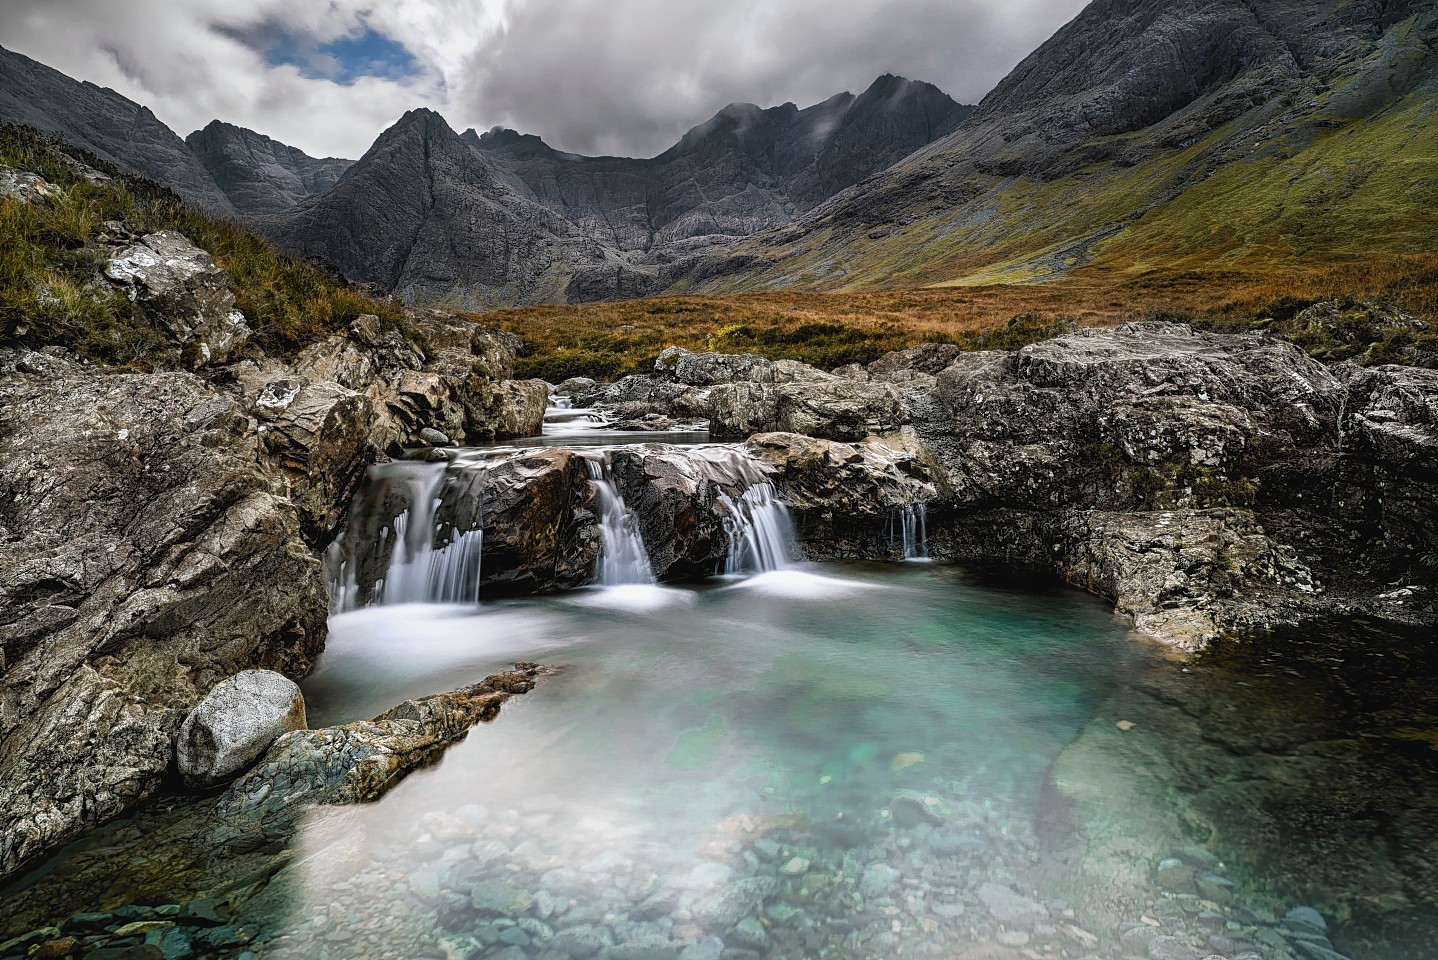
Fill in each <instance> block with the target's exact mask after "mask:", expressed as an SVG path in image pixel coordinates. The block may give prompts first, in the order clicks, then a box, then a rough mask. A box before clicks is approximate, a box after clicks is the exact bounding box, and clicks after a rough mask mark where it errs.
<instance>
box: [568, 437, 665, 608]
mask: <svg viewBox="0 0 1438 960" xmlns="http://www.w3.org/2000/svg"><path fill="white" fill-rule="evenodd" d="M585 462H586V464H587V465H588V468H589V482H590V483H591V484H592V485H593V486H594V490H595V492H596V493H597V494H598V496H599V529H600V533H601V535H602V538H603V544H604V547H603V552H602V553H601V554H600V558H599V569H598V577H597V578H596V579H595V582H596V583H598V584H601V585H602V586H606V587H617V586H621V585H623V584H634V583H654V582H655V580H654V569H653V567H651V566H650V563H649V551H648V550H646V549H645V547H644V539H643V538H642V537H641V536H640V535H639V518H638V517H636V516H635V515H634V512H633V511H632V510H630V509H629V507H628V506H627V505H626V504H625V502H624V498H623V497H622V496H620V494H619V489H618V488H617V487H616V486H615V485H614V477H613V475H612V473H611V472H610V469H609V458H608V457H607V456H603V455H600V456H599V457H595V458H587V459H586V461H585Z"/></svg>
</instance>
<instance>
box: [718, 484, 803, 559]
mask: <svg viewBox="0 0 1438 960" xmlns="http://www.w3.org/2000/svg"><path fill="white" fill-rule="evenodd" d="M719 502H720V503H722V504H723V505H724V507H725V508H726V509H727V511H728V513H727V516H726V518H725V521H724V527H725V530H726V531H727V532H728V534H729V555H728V557H726V558H725V560H724V572H725V573H726V574H740V573H769V572H772V571H774V570H783V569H784V568H785V567H788V566H789V565H790V564H792V563H793V562H794V552H795V551H794V544H795V543H796V541H797V540H798V538H797V536H796V535H795V533H794V522H793V520H791V519H790V517H789V508H788V507H786V506H784V504H783V502H782V501H781V500H780V499H779V494H778V491H776V490H775V489H774V485H773V484H772V483H767V482H761V483H755V484H753V485H752V486H750V487H749V488H748V489H746V490H745V491H744V492H743V494H741V495H740V497H739V499H738V500H737V501H736V500H733V499H732V498H730V497H729V496H727V495H726V494H722V493H721V494H720V495H719Z"/></svg>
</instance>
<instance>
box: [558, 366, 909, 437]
mask: <svg viewBox="0 0 1438 960" xmlns="http://www.w3.org/2000/svg"><path fill="white" fill-rule="evenodd" d="M573 395H574V396H575V398H576V399H577V400H578V401H579V402H581V403H587V404H593V405H594V406H597V407H599V408H600V409H603V410H605V411H607V412H609V413H611V414H613V415H614V416H615V417H616V418H617V419H619V420H621V421H623V422H625V423H626V424H627V423H640V422H642V421H643V419H644V418H645V417H646V416H649V417H658V418H660V419H662V420H664V421H673V422H686V421H693V420H697V419H703V420H707V421H708V422H709V433H710V435H711V436H712V437H714V439H716V440H744V439H747V438H748V437H750V436H752V435H754V434H756V433H770V432H786V433H802V434H805V435H808V436H813V437H821V438H824V439H829V440H862V439H864V438H865V437H868V436H872V435H875V434H884V433H891V432H893V431H895V430H897V429H899V427H900V426H902V425H903V424H904V423H905V422H907V414H906V413H905V411H904V408H903V406H902V405H901V404H900V402H899V394H898V391H897V390H895V389H894V388H893V387H892V386H890V385H888V384H882V383H868V382H864V381H859V380H856V379H854V378H850V377H838V376H834V375H832V374H828V373H825V372H824V371H822V370H819V369H816V368H815V367H811V366H809V365H808V364H805V363H799V362H797V361H794V360H769V359H766V358H764V357H759V356H755V355H753V354H726V353H692V352H690V351H688V350H685V349H683V348H681V347H670V348H668V349H666V350H665V351H664V352H663V353H661V354H660V355H659V359H658V360H656V361H655V364H654V376H653V377H625V378H624V379H623V380H620V381H619V382H618V383H615V384H612V385H610V386H608V387H602V388H601V387H595V388H591V389H581V390H579V391H577V392H575V393H574V394H573Z"/></svg>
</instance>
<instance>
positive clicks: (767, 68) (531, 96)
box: [0, 0, 1085, 158]
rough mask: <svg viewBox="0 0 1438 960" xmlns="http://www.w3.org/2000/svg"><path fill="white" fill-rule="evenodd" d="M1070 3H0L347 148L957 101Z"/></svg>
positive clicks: (168, 103) (77, 65)
mask: <svg viewBox="0 0 1438 960" xmlns="http://www.w3.org/2000/svg"><path fill="white" fill-rule="evenodd" d="M1084 3H1085V0H402V2H400V0H396V2H392V3H388V4H380V3H376V2H375V0H325V2H310V0H127V2H123V3H120V2H115V0H3V2H0V45H3V46H5V47H8V48H10V49H12V50H16V51H18V52H20V53H23V54H25V55H27V56H30V57H34V58H35V59H37V60H40V61H41V62H43V63H47V64H49V65H50V66H52V67H55V68H56V69H59V70H61V71H63V72H64V73H67V74H69V75H70V76H72V77H76V78H78V79H81V80H89V81H91V82H93V83H98V84H100V85H102V86H107V87H112V88H114V89H115V90H118V91H119V92H120V93H122V94H124V95H125V96H127V97H129V98H131V99H132V100H136V101H139V102H140V103H143V104H145V105H146V106H148V107H150V108H151V109H152V110H153V111H154V112H155V113H156V115H158V116H159V118H160V119H161V120H163V121H165V122H166V123H167V124H169V125H170V126H171V127H172V128H174V130H175V131H176V132H177V133H179V134H180V135H181V136H184V135H185V134H187V133H189V132H190V131H191V130H193V129H195V128H197V127H201V126H204V125H205V124H206V123H207V122H209V121H210V120H211V119H213V118H215V117H219V118H220V119H223V120H228V121H230V122H231V123H237V124H240V125H241V126H246V127H250V128H252V129H255V130H258V131H260V132H261V133H265V134H268V135H270V136H272V137H276V138H277V139H280V140H283V141H285V142H286V143H290V144H293V145H295V146H298V147H300V148H301V149H303V150H305V151H306V152H308V153H310V154H314V155H320V156H346V157H352V158H353V157H358V156H359V155H360V154H361V153H363V152H364V151H365V149H366V148H367V147H368V146H369V144H370V142H371V141H373V139H374V138H375V136H376V135H377V134H378V133H379V131H381V130H382V129H384V128H385V127H387V126H389V124H391V123H393V122H394V120H396V119H397V118H398V117H399V116H400V114H402V113H404V111H406V110H408V109H411V108H413V107H417V106H428V107H431V108H433V109H435V110H438V111H439V112H440V113H442V114H443V115H444V116H445V118H446V119H447V120H448V121H449V122H450V124H451V125H452V126H454V127H455V128H456V129H458V130H463V129H464V128H465V127H470V126H473V127H477V128H479V129H481V130H483V129H487V128H489V127H492V126H497V125H503V126H507V127H513V128H515V129H518V130H522V131H524V132H526V133H537V134H539V135H541V136H543V137H544V138H545V140H546V141H548V142H549V143H550V144H552V145H554V146H556V147H559V148H561V149H565V150H572V151H574V152H578V153H611V154H618V155H625V156H649V155H652V154H655V153H658V152H660V151H661V150H663V149H664V148H665V147H667V146H668V145H669V144H671V143H672V142H674V141H675V140H676V139H678V137H679V136H680V134H682V133H683V132H684V131H685V130H686V129H688V128H689V127H691V126H693V125H695V124H697V123H699V122H701V121H702V120H704V119H706V118H707V117H709V116H710V115H712V114H713V113H714V112H715V111H717V110H718V109H719V108H720V107H722V106H724V105H725V104H727V103H731V102H733V101H736V100H742V101H749V102H753V103H758V104H760V105H762V106H772V105H774V104H778V103H783V102H785V101H790V100H792V101H794V102H795V103H798V104H799V105H800V106H807V105H809V104H812V103H817V102H818V101H820V100H824V99H826V98H827V97H829V96H831V95H833V94H835V93H838V92H839V91H841V90H850V91H853V92H855V93H858V92H859V91H861V90H862V89H863V88H864V87H866V86H868V85H869V83H871V82H872V81H873V80H874V78H875V77H877V76H879V75H880V74H883V73H896V74H901V75H903V76H907V77H911V78H914V79H919V80H928V81H930V82H932V83H936V84H938V85H939V86H940V87H942V88H943V89H944V90H945V91H947V92H948V93H949V94H950V95H951V96H953V97H954V98H955V99H957V100H960V101H963V102H966V103H972V102H976V101H977V100H978V99H980V98H981V97H982V96H983V95H984V94H985V93H986V92H988V90H989V89H990V88H991V87H992V86H993V85H994V84H995V83H996V82H997V81H998V80H999V79H1000V78H1001V77H1002V76H1003V75H1004V74H1005V73H1007V72H1008V71H1009V69H1010V68H1012V67H1013V65H1014V64H1016V63H1017V62H1018V61H1019V60H1020V59H1022V58H1023V57H1024V55H1026V54H1027V53H1029V52H1030V51H1031V50H1033V49H1034V48H1035V47H1037V46H1038V45H1039V44H1040V43H1042V42H1043V41H1044V40H1045V39H1047V38H1048V36H1049V35H1051V34H1052V33H1053V32H1054V30H1056V29H1057V28H1058V27H1059V26H1060V25H1062V24H1063V23H1065V22H1066V21H1068V20H1070V19H1072V17H1073V16H1074V15H1075V14H1077V13H1078V11H1079V10H1080V9H1081V8H1082V7H1083V6H1084Z"/></svg>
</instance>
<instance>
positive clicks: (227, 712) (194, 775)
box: [175, 670, 305, 787]
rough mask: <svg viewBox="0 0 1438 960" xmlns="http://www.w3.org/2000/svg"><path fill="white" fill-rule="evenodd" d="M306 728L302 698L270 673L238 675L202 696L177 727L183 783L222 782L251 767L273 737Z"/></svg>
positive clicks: (290, 684)
mask: <svg viewBox="0 0 1438 960" xmlns="http://www.w3.org/2000/svg"><path fill="white" fill-rule="evenodd" d="M304 728H305V698H304V695H303V694H301V693H300V688H299V686H298V685H296V684H295V682H294V681H293V680H290V679H289V678H287V677H285V676H283V675H282V674H278V673H275V672H274V671H273V670H241V671H240V672H239V673H237V674H235V675H234V676H233V677H230V678H229V679H228V680H222V681H220V683H218V684H216V685H215V687H214V688H213V689H212V690H210V692H209V693H207V694H205V698H204V699H203V700H201V701H200V702H199V703H198V704H197V705H196V706H195V709H193V710H191V711H190V715H189V716H188V717H186V718H185V722H184V723H183V724H181V725H180V735H179V739H178V741H177V744H176V753H175V760H176V765H177V766H178V767H179V771H180V776H182V777H184V779H185V782H186V783H188V784H190V785H192V786H198V787H208V786H213V785H214V784H217V783H223V782H224V781H226V780H229V779H231V778H233V777H234V776H235V775H236V774H238V773H240V772H242V771H243V770H244V769H245V768H246V767H248V766H249V765H250V764H252V763H254V761H255V760H256V759H258V757H259V756H260V754H262V753H264V752H265V750H267V749H269V746H270V744H272V743H274V742H275V738H276V737H279V736H280V735H281V734H284V733H288V732H290V731H291V730H303V729H304Z"/></svg>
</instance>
